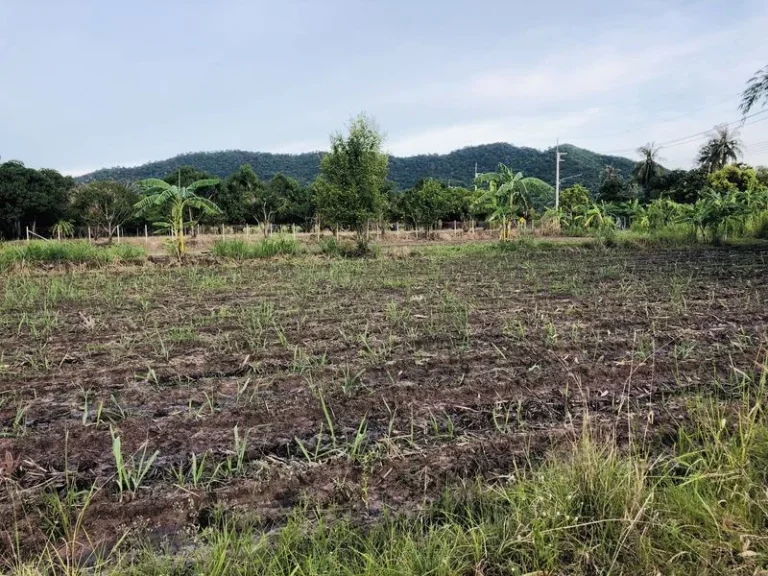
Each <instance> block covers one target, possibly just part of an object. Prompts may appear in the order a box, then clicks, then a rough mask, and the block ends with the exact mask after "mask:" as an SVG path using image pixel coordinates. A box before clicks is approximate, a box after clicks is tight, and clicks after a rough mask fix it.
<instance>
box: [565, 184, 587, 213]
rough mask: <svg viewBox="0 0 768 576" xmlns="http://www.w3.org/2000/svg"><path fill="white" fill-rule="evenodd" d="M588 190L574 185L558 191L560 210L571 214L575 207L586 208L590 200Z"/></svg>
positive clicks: (579, 185)
mask: <svg viewBox="0 0 768 576" xmlns="http://www.w3.org/2000/svg"><path fill="white" fill-rule="evenodd" d="M591 198H592V197H591V195H590V194H589V190H587V189H586V188H585V187H584V186H582V185H581V184H574V185H573V186H570V187H569V188H566V189H564V190H561V191H560V208H561V209H562V210H564V211H566V212H573V210H574V209H575V208H576V207H577V206H586V205H587V204H589V202H590V200H591Z"/></svg>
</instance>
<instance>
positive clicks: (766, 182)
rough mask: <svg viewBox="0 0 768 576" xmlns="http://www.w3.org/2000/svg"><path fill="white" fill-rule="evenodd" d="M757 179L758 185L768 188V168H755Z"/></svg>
mask: <svg viewBox="0 0 768 576" xmlns="http://www.w3.org/2000/svg"><path fill="white" fill-rule="evenodd" d="M755 177H756V178H757V183H758V184H760V186H763V187H764V188H768V167H766V166H757V167H756V168H755Z"/></svg>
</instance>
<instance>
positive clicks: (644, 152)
mask: <svg viewBox="0 0 768 576" xmlns="http://www.w3.org/2000/svg"><path fill="white" fill-rule="evenodd" d="M659 150H660V148H659V147H658V146H656V144H655V142H649V143H648V144H646V145H645V146H640V148H638V149H637V153H638V154H639V155H640V156H641V157H642V160H640V162H638V163H637V164H635V169H634V170H633V171H632V174H633V176H634V177H635V179H636V180H637V181H638V182H639V183H640V184H641V185H642V187H643V190H644V191H645V200H646V201H648V199H649V196H650V190H649V189H648V184H649V183H650V181H651V180H652V179H653V178H654V177H656V176H658V175H659V173H660V172H661V166H660V165H659V162H658V161H659Z"/></svg>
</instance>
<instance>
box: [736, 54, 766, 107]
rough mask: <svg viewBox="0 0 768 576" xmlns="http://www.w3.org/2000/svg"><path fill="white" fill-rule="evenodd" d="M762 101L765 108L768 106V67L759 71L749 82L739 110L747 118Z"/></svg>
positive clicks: (742, 95)
mask: <svg viewBox="0 0 768 576" xmlns="http://www.w3.org/2000/svg"><path fill="white" fill-rule="evenodd" d="M760 100H762V101H763V106H765V105H766V104H768V66H766V67H765V68H761V69H760V70H758V71H757V72H756V73H755V75H754V76H753V77H752V78H750V79H749V82H747V88H746V89H745V90H744V92H742V94H741V104H740V105H739V110H741V113H742V114H744V115H745V116H746V115H747V114H748V113H749V111H750V110H751V109H752V107H753V106H754V105H755V104H757V103H758V102H759V101H760Z"/></svg>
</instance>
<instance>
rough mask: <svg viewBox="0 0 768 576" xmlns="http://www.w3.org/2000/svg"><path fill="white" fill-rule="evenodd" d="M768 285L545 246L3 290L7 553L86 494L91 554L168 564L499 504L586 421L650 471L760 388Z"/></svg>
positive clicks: (705, 260)
mask: <svg viewBox="0 0 768 576" xmlns="http://www.w3.org/2000/svg"><path fill="white" fill-rule="evenodd" d="M766 260H767V258H766V251H765V250H764V249H760V248H748V247H741V248H738V247H730V248H695V249H675V250H661V249H653V250H650V249H649V250H640V251H628V250H619V249H614V250H604V249H585V248H568V247H562V248H558V249H555V250H551V251H538V250H535V251H516V252H512V251H510V252H506V253H501V252H497V251H493V250H485V251H477V252H475V253H472V252H468V253H462V252H461V251H457V253H456V254H447V253H442V254H435V255H428V254H426V253H425V254H422V255H419V254H417V253H413V254H411V255H409V256H408V257H403V258H397V257H384V258H380V259H378V260H361V261H355V260H348V261H344V260H326V259H321V258H317V257H301V258H296V259H292V260H280V261H270V262H248V263H245V264H242V265H234V264H230V263H224V262H222V263H216V264H210V263H207V264H205V265H194V264H193V265H188V266H185V267H178V266H159V265H153V264H147V265H144V266H141V267H132V268H114V269H98V270H86V269H69V270H66V269H59V270H55V271H44V272H43V271H34V270H33V271H29V270H26V271H19V272H16V273H9V274H6V275H5V276H4V277H2V278H0V293H1V294H2V296H1V300H0V305H2V311H1V313H0V354H1V355H0V538H1V540H0V542H1V543H0V553H2V555H4V556H9V555H11V553H12V551H13V550H17V552H16V553H18V549H19V548H20V549H21V550H22V553H27V552H28V553H30V554H32V553H34V552H35V551H37V550H39V549H40V547H41V546H43V544H44V543H45V542H46V541H48V540H50V539H53V540H56V539H58V538H64V537H65V536H66V528H65V527H63V526H62V522H61V521H60V519H59V520H57V518H58V517H57V515H56V513H55V512H53V511H52V504H51V502H52V501H54V500H56V499H58V500H59V501H62V500H64V501H66V499H67V496H68V495H69V496H70V497H71V498H72V502H71V505H70V507H69V509H70V510H72V511H73V513H76V512H78V511H79V510H81V509H82V502H83V501H84V499H85V498H86V495H87V493H88V492H87V491H88V490H90V489H91V488H94V492H93V493H92V499H91V501H90V503H89V505H88V506H87V509H86V510H85V512H84V530H83V533H87V535H88V538H89V539H90V544H89V545H87V546H85V545H84V546H85V548H89V547H94V546H110V545H111V543H113V542H115V541H116V539H117V538H118V537H119V536H120V535H121V534H124V533H125V532H126V531H127V532H128V533H129V534H130V536H129V537H130V538H140V537H141V538H147V537H148V538H150V540H152V541H153V542H166V543H167V544H168V545H170V546H171V547H173V546H179V545H183V543H184V542H185V541H186V540H187V539H188V538H189V535H190V534H192V533H194V531H195V530H198V529H200V527H204V526H206V525H207V524H208V523H210V522H211V521H212V520H211V519H212V518H214V517H215V516H216V514H217V513H225V514H226V513H237V514H240V515H243V516H246V517H249V518H250V519H252V520H253V521H255V522H256V523H257V524H258V525H261V526H264V527H265V528H269V527H271V526H274V525H277V524H279V523H280V522H281V521H282V520H283V519H284V518H285V517H286V515H287V514H289V513H290V511H291V510H292V509H293V508H295V507H296V506H298V505H299V504H301V503H303V502H311V503H312V504H313V505H315V506H318V507H326V506H332V505H338V506H339V508H340V509H342V510H345V511H348V512H350V513H351V514H353V515H355V516H356V517H359V518H360V519H361V520H365V519H370V518H375V517H378V516H379V515H381V514H383V513H385V511H388V510H393V511H404V512H409V511H412V510H414V509H416V508H418V507H421V506H424V505H426V504H428V503H429V502H430V501H431V500H432V499H434V498H435V497H436V496H437V495H439V494H440V492H441V491H442V490H444V489H445V488H446V487H449V486H454V485H458V484H461V483H462V482H473V481H475V480H476V479H478V478H482V479H483V480H484V481H486V482H504V481H505V480H506V479H507V478H509V477H510V476H511V475H513V474H515V473H516V471H517V470H518V469H519V468H520V467H521V466H524V465H525V464H526V463H529V462H532V461H535V460H537V459H539V458H541V457H543V456H544V455H545V454H547V453H548V452H551V451H552V450H555V451H556V450H557V449H558V447H562V446H563V445H564V443H568V442H572V441H573V440H574V439H575V438H576V437H577V436H578V435H579V433H580V431H581V429H582V425H583V423H584V420H585V418H588V419H589V422H590V424H591V425H592V426H593V428H594V429H595V430H596V431H598V432H600V433H601V434H604V435H605V436H606V437H610V438H615V439H617V440H618V441H619V442H620V443H626V442H627V440H628V436H629V434H632V435H633V436H634V438H633V439H634V440H638V441H640V442H642V444H643V445H644V446H648V447H649V448H650V449H654V450H663V449H664V446H665V445H668V444H669V443H670V442H672V441H674V438H675V430H676V428H677V426H679V424H680V423H681V422H682V421H684V419H685V415H686V412H687V410H688V407H689V406H690V403H691V402H692V399H693V398H694V397H696V396H698V395H710V396H715V397H718V398H720V397H722V398H726V397H728V396H729V395H734V394H738V390H739V386H740V385H741V384H743V380H744V378H752V377H755V376H756V375H755V371H756V370H758V369H759V368H758V366H759V363H760V362H762V361H764V359H765V354H766V343H767V342H768V268H767V267H766V264H767V261H766ZM757 377H758V378H759V374H758V375H757ZM115 437H119V438H120V441H121V444H122V450H121V451H122V454H123V456H124V459H125V460H126V461H128V462H129V464H128V465H127V466H128V468H133V469H134V470H136V469H138V468H140V460H141V456H142V454H144V455H146V457H147V458H148V457H150V456H151V455H152V454H154V453H155V452H156V453H157V456H156V458H155V459H154V460H153V461H152V464H151V466H149V468H148V470H147V472H146V476H145V477H144V478H143V479H142V480H141V483H140V485H139V486H138V487H137V488H136V487H135V486H132V487H127V488H126V489H125V490H123V492H122V494H121V493H120V490H119V486H118V481H117V477H116V460H115V456H114V453H113V439H114V438H115ZM132 455H133V461H132V464H131V457H132ZM19 543H20V544H19Z"/></svg>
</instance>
